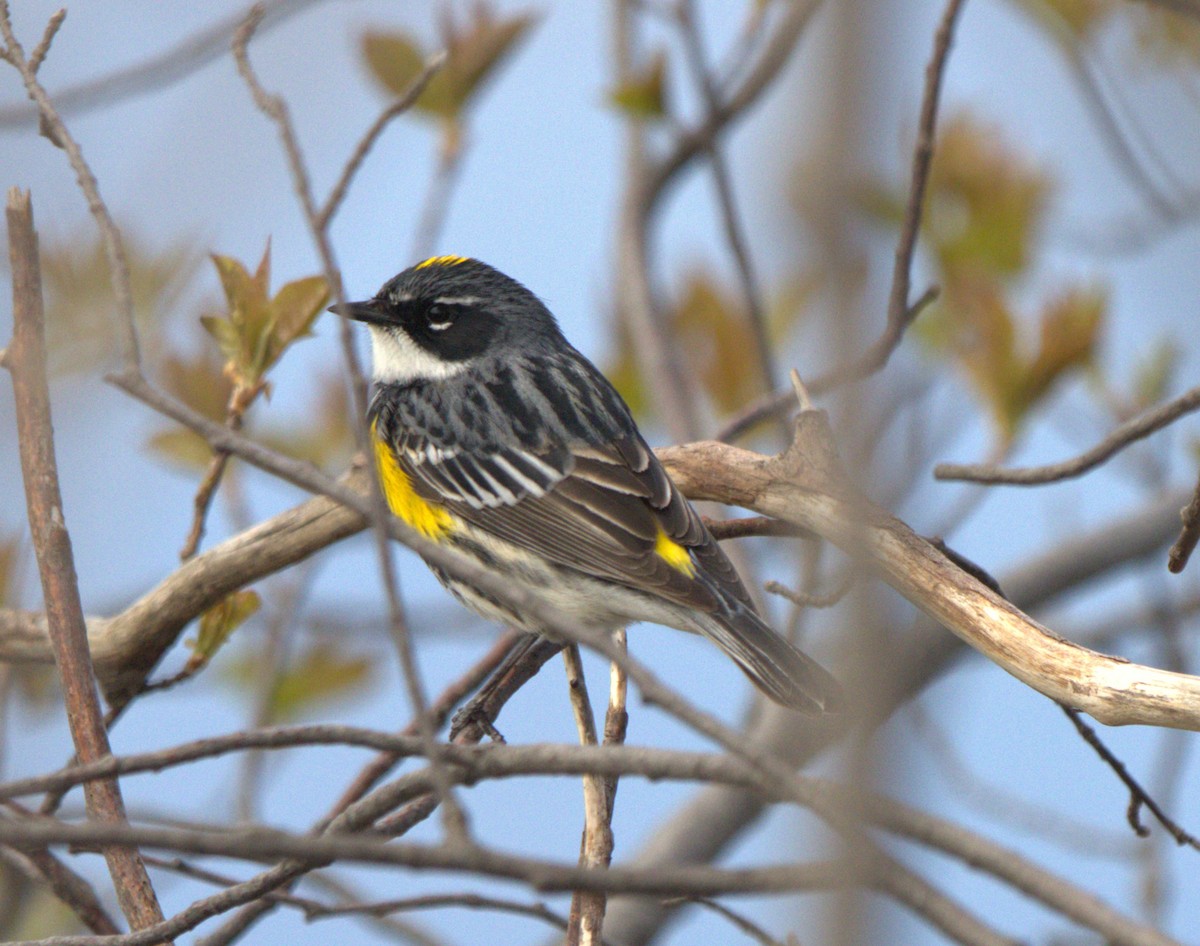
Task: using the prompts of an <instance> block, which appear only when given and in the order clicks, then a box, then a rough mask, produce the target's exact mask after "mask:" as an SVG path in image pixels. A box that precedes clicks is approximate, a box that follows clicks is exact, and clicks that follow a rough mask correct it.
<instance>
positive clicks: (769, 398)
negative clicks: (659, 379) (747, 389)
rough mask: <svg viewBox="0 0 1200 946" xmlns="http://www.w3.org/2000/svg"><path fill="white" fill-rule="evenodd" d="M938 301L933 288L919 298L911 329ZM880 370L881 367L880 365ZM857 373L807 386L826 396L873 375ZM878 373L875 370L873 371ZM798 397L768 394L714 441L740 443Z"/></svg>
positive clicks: (843, 371)
mask: <svg viewBox="0 0 1200 946" xmlns="http://www.w3.org/2000/svg"><path fill="white" fill-rule="evenodd" d="M937 297H938V288H937V287H936V286H930V287H929V288H928V289H926V290H925V291H924V292H923V293H922V294H921V295H920V296H919V297H918V298H917V301H916V302H914V303H913V304H912V306H911V307H910V308H909V312H908V317H907V323H908V324H909V325H911V324H912V323H913V322H915V321H916V319H917V317H918V316H919V315H920V314H921V313H922V312H924V311H925V309H927V308H928V307H929V306H930V305H931V304H932V303H933V302H934V300H936V299H937ZM865 364H866V359H864V360H863V361H862V362H860V363H859V365H860V367H861V366H863V365H865ZM877 367H882V365H879V366H877ZM856 370H857V369H855V368H853V367H850V368H835V369H834V370H833V371H829V372H826V373H825V374H822V375H818V376H817V377H816V378H814V379H813V380H812V381H811V382H809V384H808V385H807V387H808V389H809V393H810V394H811V395H819V394H824V393H826V392H827V391H831V390H833V389H834V388H836V387H838V386H839V385H842V384H845V383H847V382H850V381H857V380H861V379H862V378H864V377H866V376H867V375H869V374H870V373H871V372H870V371H867V372H865V373H861V372H860V373H857V374H856V373H855V372H856ZM872 370H875V369H872ZM795 400H796V394H795V391H793V390H792V389H791V388H790V387H783V388H780V389H779V390H778V391H773V392H771V393H770V394H765V395H763V396H762V397H760V398H758V399H757V400H754V401H752V402H751V403H750V404H748V405H746V407H744V408H743V409H742V410H741V411H740V412H739V413H738V414H735V415H734V416H733V417H731V418H730V419H729V420H728V421H726V422H725V425H724V426H723V427H721V429H720V430H718V431H717V433H716V435H715V436H714V437H713V439H714V440H720V441H721V442H723V443H734V442H736V441H737V440H740V439H741V438H742V437H743V436H745V434H746V433H747V432H748V431H750V430H751V429H752V428H753V427H755V426H757V425H758V424H761V423H762V422H763V421H767V420H770V419H771V418H773V417H778V416H779V415H780V414H783V413H785V412H787V411H788V410H789V409H791V407H792V405H793V404H794V403H795Z"/></svg>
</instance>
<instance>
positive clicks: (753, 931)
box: [665, 897, 798, 946]
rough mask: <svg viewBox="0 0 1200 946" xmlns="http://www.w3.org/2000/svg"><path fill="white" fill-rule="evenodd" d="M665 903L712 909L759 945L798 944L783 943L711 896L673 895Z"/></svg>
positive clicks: (793, 940) (784, 945)
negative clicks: (691, 904) (692, 904)
mask: <svg viewBox="0 0 1200 946" xmlns="http://www.w3.org/2000/svg"><path fill="white" fill-rule="evenodd" d="M665 903H667V904H677V903H679V904H683V903H694V904H696V905H697V906H701V907H706V908H708V909H709V910H712V911H713V913H716V914H718V915H719V916H723V917H725V919H727V920H728V921H729V922H730V923H732V924H733V925H734V926H736V927H737V928H738V929H739V930H741V931H742V932H743V933H745V934H746V935H747V936H749V937H750V938H751V939H752V940H754V941H755V942H757V943H758V944H759V946H798V944H797V941H796V940H795V939H791V940H790V942H789V943H784V942H783V940H779V939H776V938H775V937H774V936H772V935H771V934H770V933H768V932H767V931H766V930H764V929H763V928H762V927H761V926H759V925H758V924H757V923H755V922H754V921H752V920H751V919H750V918H749V917H747V916H745V915H744V914H741V913H738V912H737V911H735V910H731V909H729V907H727V906H725V905H724V904H722V903H718V902H717V901H716V900H714V899H712V897H673V898H671V899H669V900H666V901H665Z"/></svg>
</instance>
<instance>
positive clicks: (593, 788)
mask: <svg viewBox="0 0 1200 946" xmlns="http://www.w3.org/2000/svg"><path fill="white" fill-rule="evenodd" d="M562 654H563V662H564V663H565V664H566V667H567V688H568V692H569V693H570V695H571V713H572V715H573V716H574V717H575V728H576V730H577V731H578V733H579V744H580V745H581V746H595V745H596V744H597V741H598V740H597V737H596V718H595V715H594V714H593V712H592V702H591V700H590V699H589V698H588V691H587V680H586V679H585V678H584V675H583V662H582V660H581V659H580V656H579V646H578V645H577V644H570V645H568V646H567V647H564V648H563V652H562ZM604 796H605V791H604V780H603V778H601V777H600V776H598V775H591V774H587V775H584V776H583V836H582V838H581V839H580V842H579V866H580V867H607V866H608V859H607V857H604V856H603V852H604V851H608V852H609V853H610V854H611V852H612V828H611V826H610V824H609V821H608V817H609V815H608V811H607V805H606V802H605V797H604ZM606 833H607V835H608V837H607V839H606V838H605V837H604V835H605V834H606ZM606 899H607V898H606V897H605V896H604V894H603V893H596V892H594V891H593V892H584V891H582V890H576V891H574V892H573V893H572V894H571V910H570V913H569V914H568V917H567V946H584V944H589V946H590V944H593V943H596V942H597V940H598V938H599V935H600V929H601V926H602V925H603V923H604V906H605V902H606Z"/></svg>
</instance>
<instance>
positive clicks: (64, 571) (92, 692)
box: [0, 9, 163, 929]
mask: <svg viewBox="0 0 1200 946" xmlns="http://www.w3.org/2000/svg"><path fill="white" fill-rule="evenodd" d="M0 23H3V24H4V30H5V33H6V34H7V36H8V37H11V29H10V28H9V27H8V25H7V24H8V11H7V9H3V10H0ZM13 42H14V40H12V39H11V38H9V39H8V43H9V47H10V51H11V47H12V44H13ZM6 215H7V218H8V236H9V259H10V261H11V267H12V285H13V341H12V345H11V351H10V357H9V368H10V371H11V372H12V382H13V395H14V400H15V404H16V415H17V433H18V442H19V451H20V455H21V472H22V476H23V478H24V481H25V500H26V507H27V510H28V516H29V531H30V535H31V537H32V540H33V547H34V551H35V552H36V554H37V561H38V571H39V572H40V573H41V579H42V593H43V596H44V598H45V602H46V617H47V622H48V625H49V631H50V641H51V643H52V644H53V646H54V657H55V663H56V664H57V665H58V672H59V677H60V678H61V680H62V687H63V701H64V703H65V704H66V710H67V720H68V722H69V724H70V729H71V738H72V740H73V741H74V743H75V751H76V754H77V755H78V757H79V759H80V761H81V762H84V763H88V762H95V761H97V760H99V759H102V758H104V757H106V756H108V755H110V754H111V752H110V750H109V745H108V733H107V731H106V730H105V728H104V715H103V713H102V712H101V710H100V700H99V695H98V694H97V692H96V679H95V676H94V675H93V673H92V659H91V655H90V654H89V652H88V642H87V626H86V625H85V623H84V619H83V606H82V604H81V603H80V600H79V580H78V577H77V576H76V573H75V559H74V555H73V553H72V550H71V537H70V535H69V534H68V532H67V527H66V523H65V522H64V520H63V510H62V495H61V492H60V490H59V485H58V466H57V461H56V459H55V451H54V429H53V425H52V423H51V418H50V393H49V389H48V386H47V381H46V337H45V325H44V322H43V313H42V285H41V269H40V263H39V260H38V246H37V234H36V233H35V231H34V228H33V207H32V205H31V203H30V200H29V194H28V192H26V193H24V194H22V193H21V192H20V191H18V190H17V189H16V188H13V189H12V190H10V191H9V193H8V206H7V208H6ZM85 797H86V800H87V809H88V815H89V817H91V818H93V819H95V820H97V821H101V822H107V823H115V824H124V823H125V805H124V802H123V801H122V799H121V789H120V787H119V785H118V784H117V780H116V779H115V778H108V779H104V780H100V781H96V782H93V783H89V785H88V787H87V789H86V792H85ZM103 853H104V859H105V861H106V862H107V864H108V869H109V873H110V874H111V875H112V880H113V886H114V888H115V889H116V893H117V899H118V900H119V901H120V904H121V909H122V911H123V912H124V914H125V916H126V918H127V919H128V920H129V923H130V925H131V926H132V927H133V928H134V929H143V928H145V927H147V926H152V925H154V924H155V923H159V922H161V921H162V918H163V915H162V911H161V909H160V908H159V905H158V899H157V897H156V896H155V894H154V888H153V886H151V884H150V877H149V875H148V874H147V873H146V868H145V865H144V864H143V863H142V860H141V858H140V856H139V855H138V853H137V851H136V849H132V848H128V847H115V846H106V847H105V848H104V849H103Z"/></svg>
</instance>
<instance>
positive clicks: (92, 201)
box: [0, 0, 141, 373]
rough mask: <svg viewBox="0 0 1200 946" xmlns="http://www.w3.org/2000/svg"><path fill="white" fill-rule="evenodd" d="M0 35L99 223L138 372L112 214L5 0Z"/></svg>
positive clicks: (124, 267)
mask: <svg viewBox="0 0 1200 946" xmlns="http://www.w3.org/2000/svg"><path fill="white" fill-rule="evenodd" d="M56 16H57V14H56ZM47 35H50V36H51V37H52V33H50V32H49V31H48V32H47ZM0 38H3V40H4V45H5V49H6V55H5V58H6V59H7V60H8V62H9V63H11V64H12V66H13V67H14V68H15V69H16V70H17V72H19V73H20V74H21V79H22V80H23V81H24V83H25V91H26V92H27V93H28V95H29V97H30V98H31V99H32V100H33V102H34V103H35V104H36V106H37V109H38V114H39V115H40V118H41V125H42V128H43V129H45V130H46V132H47V133H48V135H49V136H50V138H51V140H52V141H53V142H54V143H55V144H56V145H58V146H59V147H60V148H62V149H63V151H65V152H66V155H67V159H68V161H70V164H71V168H72V169H73V170H74V171H75V177H76V179H77V180H78V182H79V187H80V189H81V190H82V191H83V194H84V197H85V198H86V199H87V204H88V210H90V211H91V214H92V216H93V217H94V218H95V220H96V223H97V225H98V226H99V227H100V236H101V239H102V240H103V242H104V252H105V255H106V257H107V259H108V271H109V278H110V279H111V281H112V289H113V295H114V296H115V297H116V303H117V328H118V332H117V334H118V335H119V337H120V340H121V356H122V360H123V362H124V369H125V371H126V372H133V371H137V372H139V373H140V371H141V351H140V347H139V344H138V337H137V326H136V323H135V322H134V313H133V287H132V282H131V280H130V276H129V259H128V257H127V256H126V255H125V245H124V242H123V240H122V238H121V232H120V230H118V229H117V225H116V223H115V222H114V221H113V219H112V215H111V214H110V213H109V212H108V206H107V205H106V204H105V203H104V200H103V199H102V198H101V196H100V185H99V184H98V183H97V181H96V176H95V175H94V174H93V173H92V169H91V167H89V165H88V163H87V161H86V160H84V157H83V151H82V150H81V149H80V147H79V144H78V142H76V141H75V139H74V138H73V137H72V136H71V133H70V132H69V131H68V130H67V127H66V125H65V124H63V121H62V119H61V118H60V117H59V115H58V112H57V111H56V110H55V107H54V103H53V102H51V101H50V97H49V95H47V94H46V90H45V89H44V88H43V87H42V85H41V83H40V82H38V79H37V71H36V69H34V68H33V67H32V65H31V62H30V61H27V60H26V59H25V56H24V52H23V50H22V48H21V44H20V43H19V42H17V38H16V36H15V35H14V33H13V29H12V21H11V19H10V18H9V15H8V2H7V0H0Z"/></svg>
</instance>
